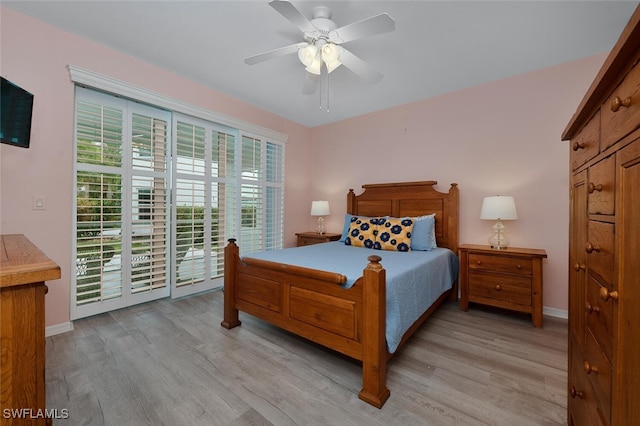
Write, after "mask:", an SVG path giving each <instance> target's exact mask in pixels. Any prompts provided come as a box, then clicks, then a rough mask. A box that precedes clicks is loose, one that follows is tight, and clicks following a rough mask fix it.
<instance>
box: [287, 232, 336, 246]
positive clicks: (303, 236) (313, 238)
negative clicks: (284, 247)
mask: <svg viewBox="0 0 640 426" xmlns="http://www.w3.org/2000/svg"><path fill="white" fill-rule="evenodd" d="M296 236H297V237H298V247H300V246H310V245H311V244H320V243H328V242H329V241H338V240H339V239H340V237H341V236H342V234H332V233H330V232H325V233H324V234H318V233H317V232H298V233H297V234H296Z"/></svg>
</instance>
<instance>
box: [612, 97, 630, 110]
mask: <svg viewBox="0 0 640 426" xmlns="http://www.w3.org/2000/svg"><path fill="white" fill-rule="evenodd" d="M630 106H631V98H625V99H620V98H619V97H618V96H616V97H615V98H613V99H612V100H611V111H613V112H618V110H619V109H620V108H622V107H624V108H629V107H630Z"/></svg>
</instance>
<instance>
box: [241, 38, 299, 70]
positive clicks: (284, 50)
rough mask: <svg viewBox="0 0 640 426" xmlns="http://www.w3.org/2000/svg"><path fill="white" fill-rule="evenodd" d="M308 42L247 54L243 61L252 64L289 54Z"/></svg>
mask: <svg viewBox="0 0 640 426" xmlns="http://www.w3.org/2000/svg"><path fill="white" fill-rule="evenodd" d="M308 45H309V43H307V42H300V43H296V44H292V45H289V46H284V47H279V48H277V49H273V50H269V51H268V52H264V53H260V54H258V55H254V56H249V57H248V58H245V60H244V63H245V64H247V65H254V64H257V63H259V62H264V61H268V60H270V59H274V58H278V57H280V56H285V55H290V54H292V53H298V49H300V48H301V47H307V46H308Z"/></svg>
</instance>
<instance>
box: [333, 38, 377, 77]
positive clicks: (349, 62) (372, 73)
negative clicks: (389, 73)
mask: <svg viewBox="0 0 640 426" xmlns="http://www.w3.org/2000/svg"><path fill="white" fill-rule="evenodd" d="M339 60H340V62H341V63H342V65H344V66H345V67H347V68H349V69H350V70H351V71H353V72H354V73H355V74H357V75H358V76H360V78H362V79H363V80H364V81H366V82H367V83H372V84H373V83H377V82H379V81H380V80H382V74H381V73H380V72H378V71H376V70H375V69H373V67H371V65H369V64H368V63H366V62H365V61H363V60H362V59H360V58H358V57H357V56H356V55H354V54H353V53H351V52H349V51H348V50H347V49H345V48H344V47H341V52H340V59H339Z"/></svg>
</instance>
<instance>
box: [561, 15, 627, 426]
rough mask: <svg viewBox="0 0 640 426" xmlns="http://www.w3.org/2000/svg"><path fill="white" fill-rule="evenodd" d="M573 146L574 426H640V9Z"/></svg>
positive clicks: (600, 78)
mask: <svg viewBox="0 0 640 426" xmlns="http://www.w3.org/2000/svg"><path fill="white" fill-rule="evenodd" d="M562 139H563V140H570V148H569V149H570V174H571V188H570V199H571V201H570V203H571V205H570V210H571V212H570V229H569V233H570V237H569V368H568V374H569V380H568V416H569V417H568V423H569V425H575V426H584V425H608V426H630V425H638V424H640V7H639V8H638V9H636V11H635V13H634V14H633V16H632V17H631V19H630V21H629V23H628V24H627V26H626V27H625V29H624V31H623V32H622V35H621V36H620V39H619V40H618V42H617V43H616V45H615V46H614V48H613V50H612V51H611V53H610V54H609V56H608V57H607V59H606V60H605V63H604V64H603V66H602V69H601V70H600V72H599V73H598V75H597V76H596V78H595V80H594V82H593V83H592V84H591V86H590V87H589V90H588V91H587V93H586V95H585V97H584V99H583V100H582V102H581V103H580V105H579V106H578V110H577V111H576V113H575V114H574V116H573V117H572V119H571V121H570V122H569V124H568V125H567V127H566V129H565V131H564V133H563V134H562Z"/></svg>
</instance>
